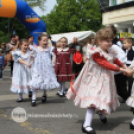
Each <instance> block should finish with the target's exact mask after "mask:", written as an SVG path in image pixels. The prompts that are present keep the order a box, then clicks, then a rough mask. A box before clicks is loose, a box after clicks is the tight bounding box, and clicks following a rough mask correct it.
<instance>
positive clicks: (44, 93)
mask: <svg viewBox="0 0 134 134" xmlns="http://www.w3.org/2000/svg"><path fill="white" fill-rule="evenodd" d="M46 100H47V96H46V90H44V91H43V96H42V103H44V102H46Z"/></svg>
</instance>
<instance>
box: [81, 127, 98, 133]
mask: <svg viewBox="0 0 134 134" xmlns="http://www.w3.org/2000/svg"><path fill="white" fill-rule="evenodd" d="M82 132H83V133H86V134H96V132H95V131H94V130H91V131H87V130H86V129H85V128H84V127H83V125H82Z"/></svg>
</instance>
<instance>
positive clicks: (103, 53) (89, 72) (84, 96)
mask: <svg viewBox="0 0 134 134" xmlns="http://www.w3.org/2000/svg"><path fill="white" fill-rule="evenodd" d="M113 38H114V35H113V32H112V31H110V30H108V29H106V28H105V29H102V30H100V31H98V32H97V35H96V39H97V42H98V44H99V46H98V47H97V48H96V49H95V50H94V51H92V50H90V51H88V54H89V57H88V58H89V59H88V61H87V62H86V64H85V65H84V67H83V69H82V71H81V73H80V74H79V76H78V78H77V79H76V81H75V83H74V85H71V88H70V89H69V90H68V92H67V95H66V96H67V98H68V99H74V103H75V105H76V106H80V108H87V113H86V117H85V121H84V124H83V125H82V131H83V132H84V133H87V134H95V131H94V130H93V128H92V127H91V123H92V119H93V116H94V112H95V109H97V110H98V111H99V116H100V120H101V121H102V122H103V123H106V122H107V118H106V116H105V115H106V114H110V113H111V111H112V110H116V107H118V106H119V105H120V104H119V101H118V96H117V93H116V88H115V83H114V72H113V71H118V72H119V71H121V72H126V73H129V70H127V67H126V66H125V65H123V64H122V63H121V62H120V61H119V60H118V59H117V58H116V55H117V53H116V51H115V50H114V49H111V46H112V39H113ZM114 64H117V65H118V66H116V65H114Z"/></svg>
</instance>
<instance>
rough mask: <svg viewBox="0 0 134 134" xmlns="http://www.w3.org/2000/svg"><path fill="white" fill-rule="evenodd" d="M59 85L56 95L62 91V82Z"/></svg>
mask: <svg viewBox="0 0 134 134" xmlns="http://www.w3.org/2000/svg"><path fill="white" fill-rule="evenodd" d="M59 83H60V89H59V91H58V93H61V91H62V82H59Z"/></svg>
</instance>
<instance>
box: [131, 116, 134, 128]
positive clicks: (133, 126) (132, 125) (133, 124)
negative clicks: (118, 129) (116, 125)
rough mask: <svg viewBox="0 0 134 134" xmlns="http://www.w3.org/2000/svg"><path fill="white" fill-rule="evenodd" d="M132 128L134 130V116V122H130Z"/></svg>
mask: <svg viewBox="0 0 134 134" xmlns="http://www.w3.org/2000/svg"><path fill="white" fill-rule="evenodd" d="M130 129H133V130H134V118H133V120H132V122H131V124H130Z"/></svg>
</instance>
